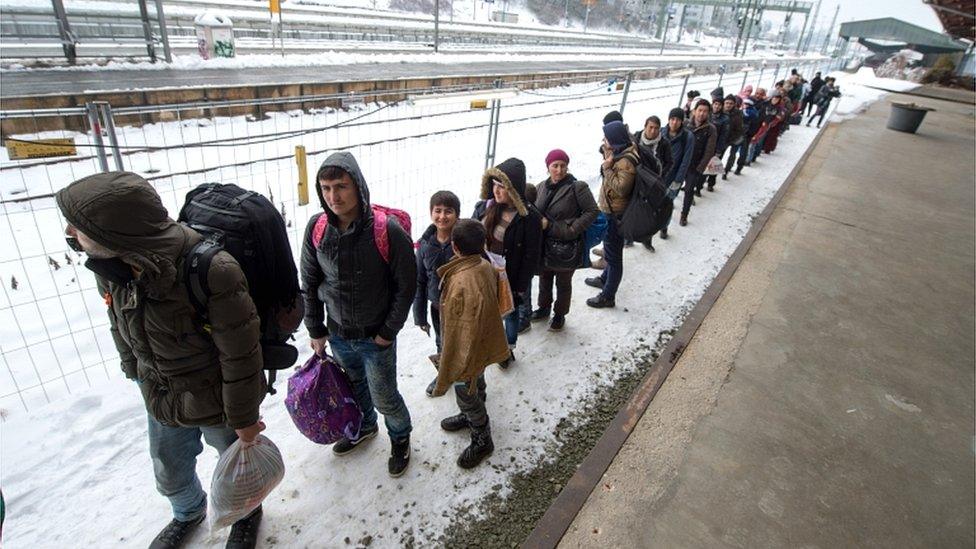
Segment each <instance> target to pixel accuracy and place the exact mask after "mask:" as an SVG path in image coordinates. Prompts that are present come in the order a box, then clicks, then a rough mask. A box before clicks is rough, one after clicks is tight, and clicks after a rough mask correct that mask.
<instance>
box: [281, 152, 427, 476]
mask: <svg viewBox="0 0 976 549" xmlns="http://www.w3.org/2000/svg"><path fill="white" fill-rule="evenodd" d="M315 180H316V183H317V184H316V191H317V194H318V196H319V200H320V201H321V203H322V209H323V210H324V211H323V213H320V214H316V215H314V216H312V218H311V219H310V220H309V223H308V226H307V228H306V230H305V238H304V241H303V244H302V258H301V273H300V275H301V280H302V287H303V289H304V291H305V327H306V329H307V330H308V334H309V338H310V339H311V346H312V350H313V351H315V353H316V354H318V355H319V356H324V355H325V352H326V344H327V343H328V344H329V346H330V347H331V349H332V353H333V355H334V356H335V360H336V362H338V363H339V365H340V366H342V368H343V370H345V372H346V374H347V375H348V376H349V380H350V382H351V384H352V388H353V393H354V395H355V398H356V402H357V404H359V408H360V409H361V410H362V414H363V418H362V426H361V428H360V430H359V435H358V437H356V438H355V439H351V438H348V437H343V438H342V439H340V440H339V441H338V442H336V443H335V444H334V445H333V447H332V450H333V452H334V453H335V454H336V455H344V454H347V453H349V452H352V451H353V450H355V449H356V448H357V447H358V446H359V444H361V443H363V442H364V441H366V440H368V439H371V438H373V437H375V436H376V434H377V432H378V427H377V415H376V411H377V410H379V412H380V413H381V414H383V418H384V421H385V423H386V431H387V434H388V435H389V437H390V442H391V446H392V450H391V454H390V459H389V462H388V470H389V474H390V476H392V477H399V476H400V475H402V474H403V473H404V471H405V470H406V468H407V465H408V464H409V461H410V431H411V429H412V424H411V421H410V412H409V411H408V410H407V406H406V403H405V402H404V400H403V397H402V396H401V394H400V391H399V390H398V389H397V375H396V336H397V334H398V333H399V332H400V329H401V328H403V324H404V322H405V321H406V319H407V315H408V314H409V313H410V308H411V305H412V303H413V298H414V294H415V291H416V286H417V265H416V259H415V257H414V252H413V242H412V240H411V237H410V217H409V216H408V215H407V214H406V213H405V212H402V211H400V210H394V209H391V208H384V207H382V206H377V205H372V204H370V200H369V187H367V185H366V180H365V178H364V177H363V174H362V171H361V170H360V169H359V165H358V163H357V162H356V159H355V158H354V157H353V155H352V154H350V153H348V152H338V153H334V154H332V155H330V156H329V157H328V158H327V159H326V160H325V162H323V163H322V165H321V167H320V168H319V171H318V174H317V176H316V178H315Z"/></svg>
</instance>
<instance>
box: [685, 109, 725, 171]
mask: <svg viewBox="0 0 976 549" xmlns="http://www.w3.org/2000/svg"><path fill="white" fill-rule="evenodd" d="M685 128H686V129H687V130H689V131H690V132H691V134H692V136H693V137H694V139H695V146H694V148H693V152H692V154H691V166H692V169H694V170H695V172H696V173H698V174H702V173H704V172H705V169H706V168H708V163H709V162H710V161H711V160H712V157H713V156H715V150H716V147H715V144H716V142H717V141H718V130H716V129H715V126H714V125H713V124H711V123H710V122H705V123H704V124H702V125H701V126H695V121H694V120H689V121H688V122H686V123H685Z"/></svg>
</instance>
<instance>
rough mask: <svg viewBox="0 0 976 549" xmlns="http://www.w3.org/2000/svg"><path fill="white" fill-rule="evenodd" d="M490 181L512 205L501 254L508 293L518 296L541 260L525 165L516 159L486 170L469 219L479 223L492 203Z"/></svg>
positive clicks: (539, 218)
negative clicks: (527, 197)
mask: <svg viewBox="0 0 976 549" xmlns="http://www.w3.org/2000/svg"><path fill="white" fill-rule="evenodd" d="M493 179H494V180H497V181H499V182H501V184H502V185H504V186H505V189H506V190H507V191H508V196H509V197H510V198H511V199H512V202H513V204H512V205H513V206H515V217H514V218H513V219H512V222H511V223H509V224H508V229H506V230H505V240H504V242H503V245H504V251H503V252H502V255H503V256H505V274H506V275H508V282H509V284H511V286H512V292H513V293H515V294H521V293H524V292H525V290H527V289H528V287H529V283H530V282H531V281H532V276H533V275H535V273H536V271H537V269H538V267H539V262H540V259H541V257H542V255H541V254H542V216H541V215H540V214H539V212H538V211H537V210H536V209H535V206H533V205H530V204H527V203H526V202H525V164H523V163H522V161H521V160H518V159H517V158H509V159H508V160H506V161H504V162H502V163H501V164H499V165H498V166H496V167H494V168H488V170H487V171H485V174H484V175H483V176H482V177H481V201H479V202H478V203H477V204H475V206H474V213H473V214H472V216H471V217H472V218H473V219H476V220H478V221H483V220H484V218H485V213H486V212H487V211H488V208H489V207H490V206H491V204H492V203H493V202H494V200H493V199H492V198H491V197H492V196H494V195H493V194H492V190H491V187H492V180H493ZM490 236H491V235H489V237H490ZM516 299H517V297H516Z"/></svg>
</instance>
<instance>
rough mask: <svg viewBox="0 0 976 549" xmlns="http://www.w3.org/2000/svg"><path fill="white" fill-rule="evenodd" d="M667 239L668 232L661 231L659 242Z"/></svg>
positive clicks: (665, 230)
mask: <svg viewBox="0 0 976 549" xmlns="http://www.w3.org/2000/svg"><path fill="white" fill-rule="evenodd" d="M667 239H668V230H667V229H661V240H667Z"/></svg>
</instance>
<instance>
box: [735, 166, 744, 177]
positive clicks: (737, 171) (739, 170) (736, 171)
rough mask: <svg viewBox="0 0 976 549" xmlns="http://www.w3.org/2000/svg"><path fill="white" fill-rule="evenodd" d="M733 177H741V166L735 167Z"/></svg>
mask: <svg viewBox="0 0 976 549" xmlns="http://www.w3.org/2000/svg"><path fill="white" fill-rule="evenodd" d="M735 175H742V166H737V167H736V168H735Z"/></svg>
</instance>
